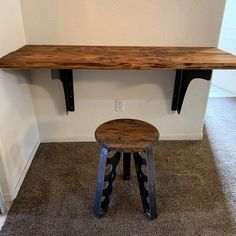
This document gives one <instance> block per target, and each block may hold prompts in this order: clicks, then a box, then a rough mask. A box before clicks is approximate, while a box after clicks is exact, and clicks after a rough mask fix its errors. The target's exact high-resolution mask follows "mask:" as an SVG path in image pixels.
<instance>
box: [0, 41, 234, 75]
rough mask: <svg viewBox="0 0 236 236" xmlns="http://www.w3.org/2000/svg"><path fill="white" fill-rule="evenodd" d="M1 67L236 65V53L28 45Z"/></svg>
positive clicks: (206, 49) (204, 49)
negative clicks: (234, 54)
mask: <svg viewBox="0 0 236 236" xmlns="http://www.w3.org/2000/svg"><path fill="white" fill-rule="evenodd" d="M0 68H50V69H103V70H104V69H108V70H120V69H129V70H130V69H133V70H135V69H137V70H148V69H149V70H150V69H235V68H236V57H235V56H233V55H231V54H229V53H226V52H224V51H221V50H219V49H217V48H212V47H115V46H59V45H58V46H57V45H47V46H46V45H26V46H24V47H22V48H20V49H18V50H16V51H14V52H12V53H9V54H8V55H6V56H4V57H3V58H1V59H0Z"/></svg>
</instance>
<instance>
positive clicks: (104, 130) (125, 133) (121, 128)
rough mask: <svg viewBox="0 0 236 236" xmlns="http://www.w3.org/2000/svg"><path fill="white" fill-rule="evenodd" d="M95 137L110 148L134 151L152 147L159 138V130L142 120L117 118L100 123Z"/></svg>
mask: <svg viewBox="0 0 236 236" xmlns="http://www.w3.org/2000/svg"><path fill="white" fill-rule="evenodd" d="M95 138H96V140H97V142H98V143H99V144H100V145H101V146H104V147H106V148H108V149H109V150H117V151H122V152H133V151H142V150H145V149H147V148H150V147H152V146H153V144H154V143H155V142H156V141H157V140H158V139H159V132H158V130H157V129H156V128H155V127H154V126H152V125H151V124H149V123H147V122H144V121H141V120H135V119H116V120H111V121H108V122H106V123H103V124H102V125H100V126H99V127H98V128H97V130H96V132H95Z"/></svg>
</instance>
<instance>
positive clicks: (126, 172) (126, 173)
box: [123, 152, 131, 180]
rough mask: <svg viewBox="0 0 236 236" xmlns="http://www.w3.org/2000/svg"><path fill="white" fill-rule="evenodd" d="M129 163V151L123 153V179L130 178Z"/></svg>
mask: <svg viewBox="0 0 236 236" xmlns="http://www.w3.org/2000/svg"><path fill="white" fill-rule="evenodd" d="M130 163H131V153H130V152H124V153H123V165H124V166H123V180H129V179H130Z"/></svg>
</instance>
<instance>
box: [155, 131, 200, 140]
mask: <svg viewBox="0 0 236 236" xmlns="http://www.w3.org/2000/svg"><path fill="white" fill-rule="evenodd" d="M202 137H203V134H202V133H200V134H199V133H197V134H164V135H161V136H160V140H186V141H187V140H201V139H202Z"/></svg>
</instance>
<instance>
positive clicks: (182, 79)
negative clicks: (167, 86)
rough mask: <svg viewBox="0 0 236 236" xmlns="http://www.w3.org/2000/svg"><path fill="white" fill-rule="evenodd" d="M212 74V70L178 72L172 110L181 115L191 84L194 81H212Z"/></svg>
mask: <svg viewBox="0 0 236 236" xmlns="http://www.w3.org/2000/svg"><path fill="white" fill-rule="evenodd" d="M211 74H212V70H176V75H175V86H174V93H173V99H172V106H171V110H172V111H177V113H178V114H180V112H181V108H182V105H183V101H184V97H185V94H186V91H187V89H188V86H189V84H190V82H191V81H192V80H193V79H204V80H210V79H211Z"/></svg>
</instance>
